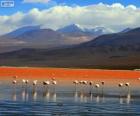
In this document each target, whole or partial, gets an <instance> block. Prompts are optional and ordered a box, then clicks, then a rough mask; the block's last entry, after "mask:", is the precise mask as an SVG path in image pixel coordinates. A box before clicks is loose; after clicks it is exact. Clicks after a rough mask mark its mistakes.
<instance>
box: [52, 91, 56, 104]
mask: <svg viewBox="0 0 140 116" xmlns="http://www.w3.org/2000/svg"><path fill="white" fill-rule="evenodd" d="M52 100H53V102H56V93H53V94H52Z"/></svg>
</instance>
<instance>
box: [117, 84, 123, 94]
mask: <svg viewBox="0 0 140 116" xmlns="http://www.w3.org/2000/svg"><path fill="white" fill-rule="evenodd" d="M118 86H119V88H120V96H121V95H122V92H123V90H122V87H123V83H119V84H118Z"/></svg>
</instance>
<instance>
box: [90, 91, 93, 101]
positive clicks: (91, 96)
mask: <svg viewBox="0 0 140 116" xmlns="http://www.w3.org/2000/svg"><path fill="white" fill-rule="evenodd" d="M92 100H93V95H92V93H91V94H90V101H92Z"/></svg>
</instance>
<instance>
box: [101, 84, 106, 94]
mask: <svg viewBox="0 0 140 116" xmlns="http://www.w3.org/2000/svg"><path fill="white" fill-rule="evenodd" d="M101 84H102V95H103V94H104V85H105V82H104V81H102V82H101Z"/></svg>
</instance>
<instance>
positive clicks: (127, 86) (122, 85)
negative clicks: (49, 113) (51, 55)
mask: <svg viewBox="0 0 140 116" xmlns="http://www.w3.org/2000/svg"><path fill="white" fill-rule="evenodd" d="M13 78H14V80H13V81H12V83H13V85H16V84H17V76H14V77H13ZM139 80H140V78H139ZM28 83H29V80H25V79H22V86H27V85H28ZM37 84H38V80H33V81H32V85H33V89H34V90H35V87H36V86H37ZM42 84H43V86H44V87H47V88H48V87H49V85H51V84H52V85H53V87H54V90H55V86H56V85H57V81H56V80H55V78H52V79H51V81H48V80H47V81H43V82H42ZM73 84H74V85H75V91H77V85H81V87H82V91H83V89H84V88H85V87H86V86H89V87H90V93H92V88H93V87H95V89H96V94H98V93H99V88H100V87H101V93H102V94H103V93H104V85H105V82H104V81H102V82H101V83H100V84H99V83H96V84H93V82H92V81H86V80H81V81H78V80H74V81H73ZM118 87H119V88H120V95H121V94H122V93H123V91H122V88H123V87H126V88H127V94H130V83H129V82H127V83H119V84H118Z"/></svg>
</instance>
